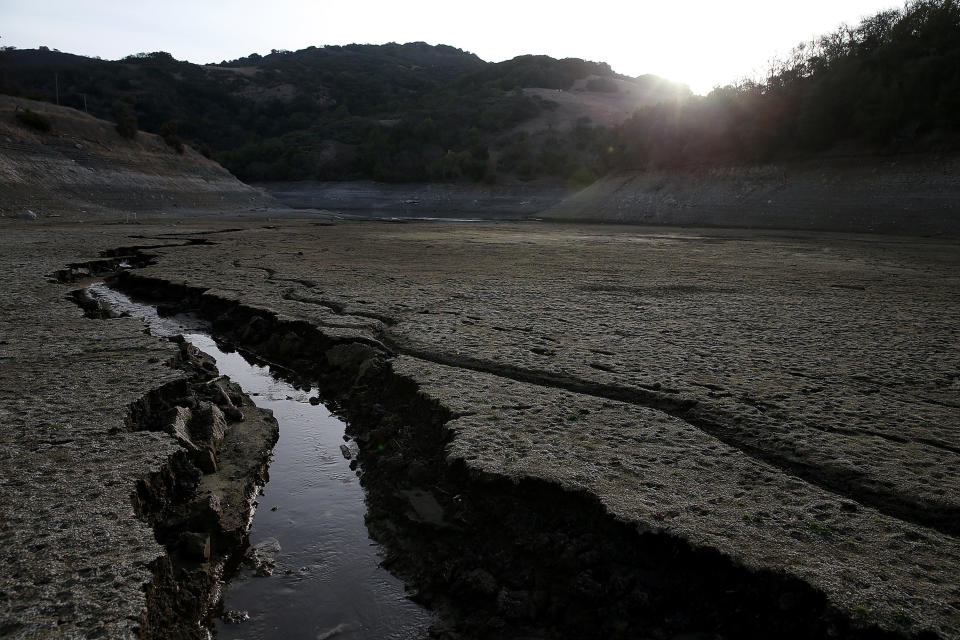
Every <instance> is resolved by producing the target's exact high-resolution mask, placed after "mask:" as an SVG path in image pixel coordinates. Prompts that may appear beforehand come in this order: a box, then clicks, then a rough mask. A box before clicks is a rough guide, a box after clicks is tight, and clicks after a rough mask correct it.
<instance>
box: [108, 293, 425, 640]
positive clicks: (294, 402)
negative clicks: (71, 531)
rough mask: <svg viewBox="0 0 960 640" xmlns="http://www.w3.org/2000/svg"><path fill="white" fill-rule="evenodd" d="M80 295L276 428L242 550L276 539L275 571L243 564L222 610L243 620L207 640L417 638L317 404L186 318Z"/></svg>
mask: <svg viewBox="0 0 960 640" xmlns="http://www.w3.org/2000/svg"><path fill="white" fill-rule="evenodd" d="M90 294H91V295H92V296H94V297H95V298H97V299H100V300H103V301H105V302H106V303H108V304H109V305H110V306H111V307H112V309H113V310H114V311H116V312H119V313H123V312H126V313H129V314H130V315H133V316H137V317H140V318H142V319H143V320H144V321H145V322H146V323H147V325H148V327H149V328H150V332H151V333H153V334H154V335H158V336H172V335H176V334H182V335H183V336H184V337H185V338H186V339H187V340H188V341H189V342H191V343H192V344H194V345H195V346H196V347H197V348H199V349H200V350H201V351H204V352H205V353H207V354H208V355H210V356H211V357H213V358H215V359H216V363H217V368H218V369H219V370H220V373H221V374H223V375H226V376H229V377H230V379H231V380H233V381H235V382H237V383H238V384H239V385H240V386H242V387H243V390H244V391H245V392H246V393H247V394H248V395H249V396H250V397H251V398H252V399H253V400H254V402H256V404H257V405H258V406H260V407H263V408H266V409H270V410H271V411H273V413H274V416H275V417H276V419H277V421H278V422H279V424H280V440H279V442H277V445H276V448H275V449H274V453H273V459H272V461H271V463H270V469H269V473H270V481H269V483H268V484H267V485H266V487H264V490H263V493H262V495H261V496H259V498H258V502H259V505H258V507H257V510H256V514H255V516H254V519H253V527H252V529H251V532H250V544H251V545H252V546H257V545H260V544H261V543H266V544H264V545H263V546H264V547H265V548H270V547H273V548H274V549H275V548H276V545H273V543H272V540H276V542H277V543H278V544H279V548H280V551H279V552H278V553H276V566H275V568H274V569H273V571H272V574H271V575H269V576H258V575H256V573H257V572H256V571H255V570H254V569H253V568H252V567H249V566H247V565H246V563H245V564H244V565H241V567H240V569H239V570H238V571H237V572H236V574H235V575H233V576H232V577H231V578H230V580H229V582H228V584H227V585H226V587H225V595H224V605H223V609H224V611H225V612H232V614H233V615H232V616H230V617H233V618H234V619H238V618H241V617H242V615H238V614H241V613H242V612H245V613H246V614H247V615H249V619H247V620H245V621H243V622H239V623H236V624H228V623H226V622H224V620H223V619H222V618H220V619H217V620H216V621H215V623H216V629H215V633H216V637H217V638H224V639H226V638H285V639H292V638H308V639H314V638H316V639H325V638H344V639H350V638H393V639H407V638H417V637H422V636H423V635H424V634H425V631H426V628H427V626H428V625H429V623H430V621H431V618H430V615H429V613H428V612H427V611H425V610H424V609H422V608H421V607H419V606H418V605H416V604H414V603H413V602H411V601H410V600H408V599H406V598H405V595H404V588H403V583H402V582H400V581H399V580H398V579H396V578H395V577H393V576H392V575H391V574H390V573H388V572H387V571H386V570H384V569H382V568H380V566H379V560H380V558H379V555H378V547H377V546H376V544H375V543H374V542H373V541H371V540H370V538H369V536H368V534H367V530H366V527H365V526H364V519H363V518H364V513H365V511H366V507H365V504H364V494H363V489H362V488H361V486H360V482H359V480H358V478H357V476H356V473H355V472H354V471H352V470H351V469H350V462H349V460H347V459H346V458H345V456H344V453H343V452H342V451H341V445H343V444H344V440H343V433H344V425H343V423H342V422H341V421H340V420H338V419H337V418H336V417H335V416H333V415H331V414H330V412H329V411H328V410H327V409H326V408H325V407H324V406H323V405H322V404H321V405H316V406H315V405H312V404H310V401H309V399H310V397H311V396H312V395H316V393H315V390H314V389H309V390H304V389H303V388H295V387H293V386H292V385H291V384H289V383H287V382H285V381H283V380H280V379H278V377H277V376H275V375H273V374H271V371H270V369H269V368H268V367H263V366H259V365H257V364H252V363H250V362H248V361H247V360H246V359H245V358H244V357H243V356H242V355H241V354H239V353H237V352H232V353H230V352H227V351H224V350H223V349H221V347H220V346H218V345H217V343H216V342H215V341H214V340H213V338H212V337H211V336H210V335H209V334H208V333H206V331H204V325H203V324H202V323H201V322H199V321H198V320H196V319H194V318H190V317H186V316H175V317H172V318H161V317H160V316H158V315H157V312H156V310H155V309H154V308H153V307H151V306H148V305H143V304H138V303H135V302H133V301H131V300H130V299H129V298H127V297H126V296H124V295H122V294H120V293H118V292H116V291H113V290H111V289H109V288H108V287H106V286H105V285H102V284H98V285H93V286H92V287H90ZM267 555H272V554H267ZM261 573H262V572H261Z"/></svg>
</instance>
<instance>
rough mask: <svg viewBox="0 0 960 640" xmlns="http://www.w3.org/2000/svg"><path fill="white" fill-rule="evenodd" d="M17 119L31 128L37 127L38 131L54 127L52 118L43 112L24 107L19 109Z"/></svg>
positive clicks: (46, 130)
mask: <svg viewBox="0 0 960 640" xmlns="http://www.w3.org/2000/svg"><path fill="white" fill-rule="evenodd" d="M17 120H18V121H20V122H21V123H22V124H25V125H26V126H28V127H30V128H31V129H36V130H37V131H42V132H44V133H46V132H48V131H50V129H52V128H53V123H52V122H50V118H48V117H47V116H45V115H43V114H42V113H37V112H36V111H33V110H32V109H23V110H20V111H17Z"/></svg>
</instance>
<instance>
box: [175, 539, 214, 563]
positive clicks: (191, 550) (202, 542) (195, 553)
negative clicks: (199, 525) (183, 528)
mask: <svg viewBox="0 0 960 640" xmlns="http://www.w3.org/2000/svg"><path fill="white" fill-rule="evenodd" d="M180 549H181V550H182V551H183V553H184V554H185V555H186V556H187V557H188V558H190V559H191V560H195V561H197V562H206V561H207V560H209V559H210V536H209V534H206V533H193V532H185V533H182V534H180Z"/></svg>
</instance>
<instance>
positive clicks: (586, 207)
mask: <svg viewBox="0 0 960 640" xmlns="http://www.w3.org/2000/svg"><path fill="white" fill-rule="evenodd" d="M541 217H543V218H545V219H554V220H579V221H595V222H627V223H640V224H658V225H683V226H709V227H740V228H755V229H804V230H824V231H846V232H853V233H871V232H875V233H900V234H908V235H927V234H947V235H957V234H960V156H958V155H956V154H943V155H915V156H911V155H900V156H890V157H878V156H865V157H848V158H821V159H817V160H809V161H805V162H796V163H785V164H777V165H762V166H752V167H717V168H703V169H690V170H672V171H647V172H640V173H630V174H623V175H615V176H609V177H606V178H602V179H600V180H598V181H597V182H596V183H594V184H593V185H591V186H590V187H588V188H586V189H584V190H583V191H581V192H579V193H577V194H575V195H574V196H572V197H570V198H568V199H566V200H564V201H563V202H562V203H560V204H558V205H557V206H555V207H553V208H551V209H549V210H547V211H545V212H543V213H542V214H541Z"/></svg>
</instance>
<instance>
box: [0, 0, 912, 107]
mask: <svg viewBox="0 0 960 640" xmlns="http://www.w3.org/2000/svg"><path fill="white" fill-rule="evenodd" d="M897 6H900V2H899V1H897V0H804V1H803V2H797V1H794V2H780V1H779V0H728V1H726V2H721V1H719V0H713V1H701V0H687V1H685V2H683V1H678V0H657V1H654V2H649V1H643V0H640V1H638V0H634V1H633V2H629V1H620V2H614V1H611V0H594V1H592V2H577V3H564V2H559V1H554V2H541V1H539V0H537V1H534V2H524V1H523V0H512V1H507V0H479V1H475V2H456V0H442V1H437V0H404V1H401V0H390V1H383V0H352V1H351V0H316V1H312V2H307V1H302V0H301V1H297V0H269V1H268V0H234V1H231V2H226V1H219V0H218V1H206V2H205V1H203V0H163V1H155V0H142V1H138V0H0V45H2V46H15V47H17V48H22V49H26V48H35V47H37V46H40V45H46V46H48V47H50V48H52V49H59V50H60V51H65V52H69V53H76V54H81V55H88V56H100V57H102V58H106V59H111V60H113V59H118V58H122V57H124V56H126V55H129V54H131V53H137V52H140V51H147V52H149V51H168V52H170V53H171V54H173V56H174V57H176V58H178V59H180V60H190V61H191V62H197V63H205V62H219V61H221V60H231V59H235V58H240V57H243V56H245V55H248V54H250V53H254V52H256V53H261V54H264V53H268V52H269V51H270V49H290V50H296V49H302V48H304V47H308V46H311V45H314V46H322V45H325V44H348V43H351V42H359V43H373V44H382V43H384V42H413V41H424V42H428V43H430V44H449V45H452V46H454V47H459V48H461V49H464V50H467V51H472V52H473V53H476V54H477V55H478V56H480V57H481V58H483V59H484V60H489V61H491V62H499V61H501V60H507V59H509V58H512V57H514V56H517V55H521V54H525V53H533V54H546V55H550V56H553V57H555V58H564V57H574V58H585V59H587V60H595V61H602V62H608V63H609V64H610V65H611V66H612V67H613V69H614V70H615V71H617V72H619V73H623V74H626V75H630V76H636V75H641V74H644V73H654V74H657V75H660V76H663V77H666V78H669V79H671V80H677V81H679V82H685V83H687V84H688V85H690V87H691V88H692V89H693V90H694V91H695V92H697V93H706V92H708V91H709V90H710V89H711V88H712V87H714V86H716V85H723V84H728V83H730V82H732V81H734V80H737V79H740V78H744V77H758V76H762V75H763V73H764V71H765V70H766V68H767V66H768V64H767V63H768V62H769V61H770V60H771V58H773V57H774V56H776V55H784V54H786V53H787V52H788V51H789V50H790V49H791V48H792V47H793V46H794V45H796V44H798V43H800V42H801V41H805V40H809V39H810V38H812V37H814V36H817V35H820V34H822V33H825V32H829V31H833V30H834V29H835V28H836V27H837V26H839V25H840V23H841V22H847V23H851V24H854V23H856V22H858V21H859V20H860V18H861V17H864V16H866V15H871V14H873V13H876V12H877V11H880V10H883V9H889V8H892V7H897Z"/></svg>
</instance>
